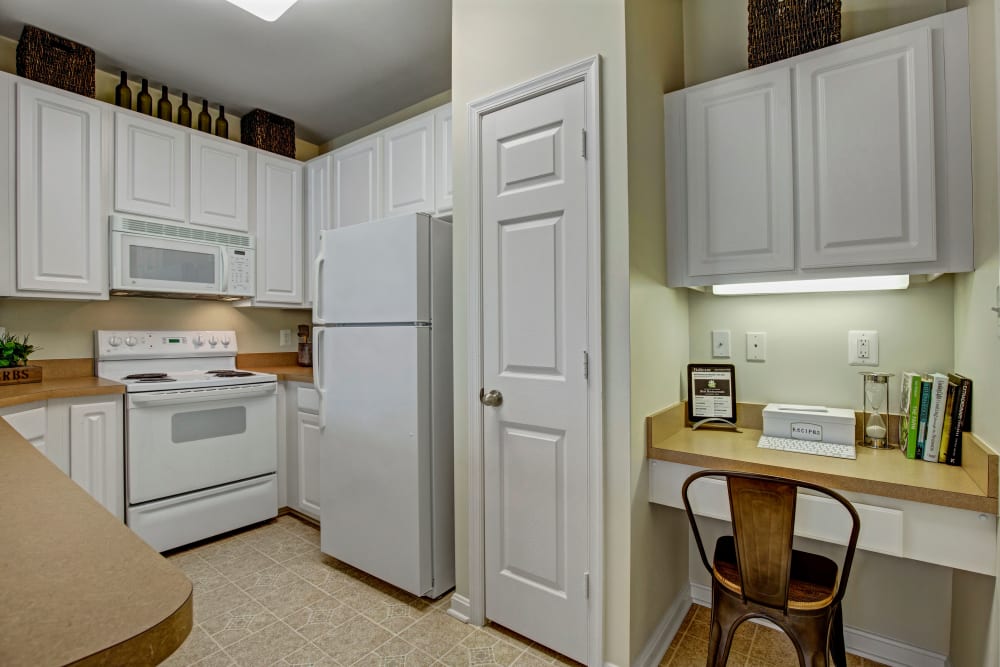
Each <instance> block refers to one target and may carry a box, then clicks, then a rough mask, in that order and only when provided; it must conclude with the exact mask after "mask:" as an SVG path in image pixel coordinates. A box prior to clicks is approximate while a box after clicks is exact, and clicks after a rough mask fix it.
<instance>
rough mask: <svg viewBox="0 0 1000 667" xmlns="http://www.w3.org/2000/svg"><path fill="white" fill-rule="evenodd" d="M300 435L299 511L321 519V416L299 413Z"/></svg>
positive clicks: (297, 422)
mask: <svg viewBox="0 0 1000 667" xmlns="http://www.w3.org/2000/svg"><path fill="white" fill-rule="evenodd" d="M296 431H297V434H298V438H297V442H296V446H297V447H298V470H297V471H296V473H297V475H298V488H297V493H298V496H297V497H296V498H295V499H294V502H295V503H296V505H297V507H298V509H300V510H301V511H303V512H306V513H307V514H311V515H312V516H314V517H315V518H317V519H319V516H320V474H319V465H320V463H319V461H320V453H319V452H320V442H321V440H320V435H321V433H322V432H321V430H320V426H319V415H314V414H310V413H308V412H299V413H298V414H297V415H296Z"/></svg>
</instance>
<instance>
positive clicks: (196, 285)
mask: <svg viewBox="0 0 1000 667" xmlns="http://www.w3.org/2000/svg"><path fill="white" fill-rule="evenodd" d="M110 256H111V293H112V294H155V295H159V296H177V297H187V298H208V299H222V300H232V301H235V300H238V299H246V298H249V297H252V296H253V295H254V285H255V284H256V278H255V275H256V273H255V267H256V263H255V258H254V240H253V237H252V236H249V235H247V234H240V233H238V232H228V231H227V232H222V231H219V232H215V231H211V230H205V229H196V228H193V227H187V226H183V225H171V224H167V223H163V222H157V221H155V220H147V219H144V218H136V217H132V216H124V215H112V216H111V254H110Z"/></svg>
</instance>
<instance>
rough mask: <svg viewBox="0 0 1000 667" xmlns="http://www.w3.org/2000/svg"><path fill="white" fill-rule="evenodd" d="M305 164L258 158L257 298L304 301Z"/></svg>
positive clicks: (271, 301)
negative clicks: (303, 225) (303, 195)
mask: <svg viewBox="0 0 1000 667" xmlns="http://www.w3.org/2000/svg"><path fill="white" fill-rule="evenodd" d="M302 276H303V272H302V167H301V165H299V164H298V163H293V162H291V161H288V160H281V159H278V158H272V157H269V156H266V155H258V157H257V297H256V299H257V301H260V302H264V303H275V304H289V303H290V304H296V305H299V304H301V303H302Z"/></svg>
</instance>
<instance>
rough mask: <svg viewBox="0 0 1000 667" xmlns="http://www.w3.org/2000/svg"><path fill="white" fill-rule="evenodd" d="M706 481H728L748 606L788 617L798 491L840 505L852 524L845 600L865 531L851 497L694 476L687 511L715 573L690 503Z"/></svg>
mask: <svg viewBox="0 0 1000 667" xmlns="http://www.w3.org/2000/svg"><path fill="white" fill-rule="evenodd" d="M702 477H718V478H723V479H725V481H726V486H727V488H728V490H729V510H730V513H731V516H732V519H733V538H734V541H735V543H736V564H737V567H738V569H739V574H740V588H741V592H742V595H743V600H744V602H745V601H747V600H750V601H752V602H755V603H757V604H761V605H764V606H767V607H772V608H775V609H781V610H782V611H783V612H787V611H788V583H789V578H790V575H791V566H792V542H793V539H794V531H795V507H796V503H797V500H798V490H799V489H800V488H805V489H811V490H813V491H816V492H818V493H821V494H823V495H825V496H828V497H829V498H832V499H833V500H835V501H837V502H839V503H840V504H841V505H842V506H843V507H844V509H845V510H846V511H847V513H848V514H849V515H850V517H851V521H852V526H851V535H850V538H849V539H848V542H847V552H846V554H845V556H844V561H843V564H842V566H841V573H840V583H839V586H838V589H837V593H836V595H835V597H834V602H839V601H840V599H841V598H842V597H843V596H844V591H845V589H846V586H847V579H848V576H849V575H850V572H851V563H852V562H853V560H854V550H855V548H856V547H857V541H858V532H859V531H860V529H861V520H860V518H859V517H858V513H857V511H856V510H855V509H854V506H853V505H851V503H850V502H849V501H848V500H847V499H846V498H844V497H843V496H842V495H840V494H839V493H837V492H836V491H832V490H830V489H827V488H824V487H822V486H819V485H816V484H811V483H809V482H800V481H797V480H793V479H788V478H785V477H774V476H771V475H758V474H754V473H744V472H735V471H729V470H703V471H701V472H697V473H695V474H693V475H691V476H690V477H688V478H687V480H686V481H685V482H684V487H683V489H682V495H683V499H684V508H685V509H686V510H687V515H688V521H689V522H690V523H691V530H692V531H693V532H694V537H695V541H696V542H697V545H698V552H699V553H700V554H701V560H702V562H703V563H704V564H705V567H706V568H707V569H708V571H709V573H711V572H712V565H711V563H709V561H708V558H707V556H706V555H705V547H704V545H703V544H702V540H701V534H700V533H699V532H698V524H697V522H696V521H695V515H694V512H693V511H692V509H691V503H690V501H689V499H688V489H689V487H690V486H691V484H692V482H694V481H696V480H698V479H701V478H702Z"/></svg>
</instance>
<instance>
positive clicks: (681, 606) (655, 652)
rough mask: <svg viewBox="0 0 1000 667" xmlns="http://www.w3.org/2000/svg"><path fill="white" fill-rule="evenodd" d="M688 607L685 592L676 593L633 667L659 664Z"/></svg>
mask: <svg viewBox="0 0 1000 667" xmlns="http://www.w3.org/2000/svg"><path fill="white" fill-rule="evenodd" d="M690 606H691V597H690V596H689V595H688V594H687V591H681V592H680V593H678V595H677V597H676V598H674V601H673V603H672V604H671V605H670V607H669V608H668V609H667V611H666V612H665V613H664V614H663V618H662V619H660V622H659V623H658V624H657V625H656V629H655V630H653V634H652V635H651V636H650V637H649V640H648V641H647V642H646V645H645V646H643V647H642V652H641V653H640V654H639V655H638V657H637V658H636V659H635V662H633V663H632V664H633V665H634V667H657V665H659V664H660V659H661V658H662V657H663V654H664V653H666V652H667V648H668V647H669V646H670V642H672V641H673V640H674V635H676V634H677V631H678V630H679V629H680V627H681V622H682V621H683V620H684V616H685V615H686V614H687V610H688V608H690ZM605 667H607V665H605Z"/></svg>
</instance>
